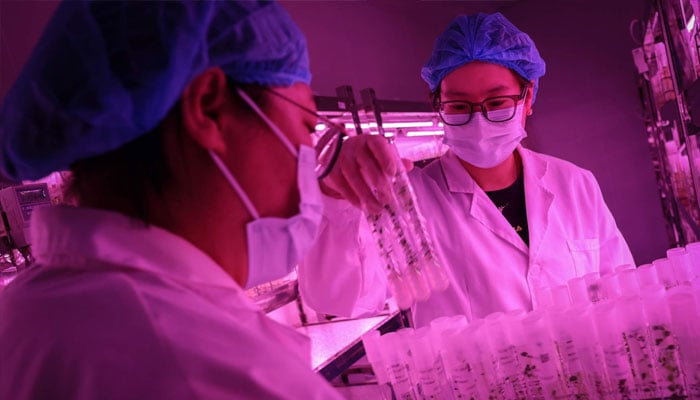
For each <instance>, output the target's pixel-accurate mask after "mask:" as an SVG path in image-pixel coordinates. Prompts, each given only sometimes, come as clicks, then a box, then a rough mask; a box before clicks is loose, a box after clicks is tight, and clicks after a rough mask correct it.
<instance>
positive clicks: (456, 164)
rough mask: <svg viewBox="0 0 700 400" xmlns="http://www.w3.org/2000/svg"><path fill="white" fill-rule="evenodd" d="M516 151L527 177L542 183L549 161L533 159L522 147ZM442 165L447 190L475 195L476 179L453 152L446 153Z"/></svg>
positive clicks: (528, 151) (441, 161)
mask: <svg viewBox="0 0 700 400" xmlns="http://www.w3.org/2000/svg"><path fill="white" fill-rule="evenodd" d="M516 151H517V152H518V154H519V155H520V159H521V160H522V162H523V170H524V173H525V174H527V175H528V176H527V177H529V178H531V179H533V178H534V179H535V180H537V181H541V180H542V178H543V177H544V175H545V173H546V172H547V161H546V160H544V159H542V158H540V157H533V153H532V152H531V151H530V150H528V149H526V148H524V147H522V146H518V147H517V148H516ZM440 163H441V164H442V170H443V171H444V174H445V180H446V182H447V188H448V189H449V191H450V192H453V193H474V191H475V190H476V189H477V188H478V186H477V184H476V182H475V181H474V179H473V178H472V177H471V175H469V172H467V170H466V168H464V166H463V165H462V163H461V161H460V160H459V157H457V155H456V154H455V153H454V152H452V150H448V151H447V153H445V155H444V156H443V157H442V158H441V159H440Z"/></svg>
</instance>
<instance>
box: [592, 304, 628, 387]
mask: <svg viewBox="0 0 700 400" xmlns="http://www.w3.org/2000/svg"><path fill="white" fill-rule="evenodd" d="M616 311H617V310H616V308H615V303H614V302H611V301H602V302H600V303H599V304H596V305H595V307H594V308H593V317H594V321H595V326H596V332H597V334H598V340H599V343H600V346H601V349H602V351H603V355H604V358H605V369H606V372H607V374H608V378H609V379H610V383H611V389H612V391H611V393H610V394H611V395H612V396H613V398H615V399H632V398H634V397H633V396H635V394H636V392H635V387H634V377H633V376H632V370H631V368H630V364H629V356H628V354H627V350H626V348H625V342H624V340H623V337H622V335H621V332H622V329H620V327H619V326H618V319H617V312H616Z"/></svg>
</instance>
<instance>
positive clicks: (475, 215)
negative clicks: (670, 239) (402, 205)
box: [300, 14, 634, 326]
mask: <svg viewBox="0 0 700 400" xmlns="http://www.w3.org/2000/svg"><path fill="white" fill-rule="evenodd" d="M544 72H545V64H544V61H543V60H542V58H541V57H540V54H539V52H538V51H537V48H536V47H535V44H534V43H533V41H532V40H531V39H530V37H529V36H528V35H526V34H525V33H523V32H521V31H519V30H518V29H517V28H516V27H515V26H513V25H512V24H511V23H510V22H509V21H508V20H506V18H505V17H503V16H502V15H501V14H491V15H488V14H477V15H470V16H460V17H457V18H455V19H454V20H453V21H452V22H451V23H450V25H449V26H448V27H447V30H445V32H443V33H442V34H441V35H440V36H439V37H438V38H437V40H436V42H435V47H434V49H433V53H432V56H431V57H430V59H429V60H428V62H427V64H426V65H425V67H424V68H423V69H422V71H421V76H422V77H423V79H424V80H425V81H426V82H427V83H428V85H429V86H430V90H431V91H432V92H433V104H434V108H435V111H436V112H437V113H438V114H439V116H440V119H441V120H442V122H443V123H444V129H445V137H444V140H445V143H446V144H447V145H448V146H449V151H448V152H447V153H446V154H445V155H444V156H442V157H441V158H440V159H438V160H436V161H434V162H432V163H431V164H429V165H428V166H426V167H425V168H423V169H421V170H419V169H413V170H412V171H410V173H409V175H410V177H411V180H412V183H413V185H414V189H415V191H416V194H417V196H418V201H419V206H420V209H421V210H422V213H423V215H424V216H425V218H426V220H427V223H428V228H429V229H430V230H431V231H432V233H433V235H434V237H435V240H436V246H437V248H438V251H439V253H440V255H441V256H442V259H443V262H444V264H445V265H446V268H447V272H448V275H449V276H450V281H451V285H450V287H449V288H448V289H447V290H446V291H444V292H441V293H434V294H433V295H432V297H431V298H430V299H429V300H428V301H426V302H423V303H418V304H416V305H415V306H414V307H413V311H414V320H415V323H416V325H419V326H420V325H425V324H427V323H428V322H430V321H431V320H432V319H434V318H436V317H439V316H444V315H455V314H464V315H466V316H467V317H468V318H470V319H476V318H483V317H485V316H486V315H488V314H490V313H492V312H496V311H508V310H514V309H525V310H530V309H533V308H537V307H538V306H541V305H542V304H546V302H547V296H546V294H547V289H548V288H551V287H554V286H557V285H564V284H566V283H567V281H568V280H569V279H571V278H574V277H577V276H582V275H585V274H588V273H592V272H596V273H600V274H606V273H609V272H611V271H612V270H613V269H614V268H615V267H617V266H619V265H621V264H633V263H634V261H633V259H632V255H631V254H630V251H629V248H628V246H627V244H626V242H625V240H624V238H623V237H622V235H621V234H620V231H619V230H618V228H617V226H616V224H615V220H614V219H613V217H612V215H611V213H610V211H609V210H608V208H607V206H606V205H605V202H604V200H603V196H602V194H601V191H600V188H599V187H598V184H597V182H596V180H595V178H594V177H593V175H592V174H591V173H590V172H589V171H586V170H583V169H581V168H579V167H577V166H575V165H573V164H571V163H569V162H567V161H564V160H560V159H557V158H554V157H550V156H546V155H543V154H539V153H536V152H534V151H531V150H528V149H526V148H524V147H522V146H521V145H520V142H521V141H522V139H523V138H525V136H526V130H525V127H526V120H527V117H528V116H529V115H531V114H532V106H533V104H534V101H535V95H536V94H537V89H538V81H539V78H540V77H541V76H543V75H544ZM390 154H391V152H390V151H389V148H388V146H387V144H386V143H385V142H384V140H383V138H380V137H377V136H368V135H366V136H358V137H353V138H350V139H349V140H347V141H346V142H345V143H344V144H343V148H342V150H341V152H340V156H339V159H338V162H337V164H336V166H335V167H334V169H333V170H332V171H331V172H330V174H329V175H328V177H327V178H326V179H325V180H323V181H322V187H323V189H324V191H325V192H326V193H327V194H329V195H330V196H331V197H334V198H333V199H328V200H327V202H326V211H325V212H324V220H323V223H322V225H321V234H320V238H319V240H318V241H317V243H316V246H315V248H314V249H313V250H312V252H311V253H310V255H309V256H308V257H307V258H306V260H305V262H304V263H303V265H302V266H301V270H300V277H301V278H302V281H301V290H302V294H303V295H304V296H305V298H306V300H307V301H308V302H309V303H310V304H311V305H312V307H314V308H316V309H317V310H318V311H321V312H325V313H330V314H341V315H346V314H350V315H360V314H366V313H372V312H375V311H376V310H378V309H379V308H380V307H381V306H382V304H383V300H384V298H385V297H384V296H385V293H386V283H385V278H384V275H383V270H382V269H381V268H380V265H381V262H380V260H379V257H378V256H377V254H376V249H375V245H374V243H372V242H373V241H372V237H371V236H370V235H369V233H367V228H366V226H365V223H364V221H363V218H362V217H361V214H360V212H359V211H358V210H357V208H363V209H366V210H369V211H377V210H379V209H380V208H381V207H382V204H383V203H384V202H385V201H386V193H387V191H388V189H387V184H386V182H387V177H388V176H391V175H392V174H393V172H394V171H395V168H396V163H395V161H394V159H393V158H392V157H391V155H390ZM341 198H344V199H347V200H349V201H344V200H341ZM351 204H352V205H351ZM329 299H332V301H330V300H329Z"/></svg>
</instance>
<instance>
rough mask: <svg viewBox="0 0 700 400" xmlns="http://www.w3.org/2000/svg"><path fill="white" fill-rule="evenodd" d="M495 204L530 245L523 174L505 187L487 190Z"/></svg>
mask: <svg viewBox="0 0 700 400" xmlns="http://www.w3.org/2000/svg"><path fill="white" fill-rule="evenodd" d="M486 195H487V196H489V198H490V199H491V201H493V204H495V205H496V207H498V209H499V210H500V211H501V213H502V214H503V216H504V217H506V220H508V222H509V223H510V224H511V226H513V229H515V231H516V232H518V235H520V237H521V238H522V239H523V241H524V242H525V244H526V245H528V246H529V245H530V237H529V235H528V229H527V212H526V210H525V181H524V179H523V174H522V173H521V174H520V176H518V179H516V180H515V182H513V184H512V185H510V186H508V187H507V188H505V189H501V190H494V191H493V192H486Z"/></svg>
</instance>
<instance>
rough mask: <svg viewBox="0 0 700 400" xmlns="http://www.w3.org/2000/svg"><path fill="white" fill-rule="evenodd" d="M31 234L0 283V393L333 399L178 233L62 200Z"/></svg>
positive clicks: (289, 334)
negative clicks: (10, 275) (21, 261)
mask: <svg viewBox="0 0 700 400" xmlns="http://www.w3.org/2000/svg"><path fill="white" fill-rule="evenodd" d="M31 232H32V237H33V240H34V243H35V245H34V248H33V249H34V253H35V256H36V259H37V261H38V265H37V266H35V267H32V268H31V269H29V270H28V271H26V272H23V273H21V274H20V275H19V276H18V277H17V279H15V280H14V281H13V282H12V283H11V284H10V285H9V286H8V287H6V288H5V290H3V291H2V292H0V399H22V400H26V399H73V400H83V399H84V400H87V399H169V400H171V399H335V398H342V397H341V396H340V395H339V394H338V393H337V392H336V391H335V390H334V389H333V388H332V387H331V386H330V385H329V384H328V383H327V382H326V381H325V380H324V379H323V378H322V377H320V376H319V375H317V374H315V373H313V372H312V370H311V368H310V346H309V344H310V343H309V340H308V338H307V337H306V336H304V335H302V334H299V333H297V332H295V331H294V330H292V329H290V328H288V327H285V326H282V325H280V324H278V323H276V322H274V321H272V320H270V319H269V318H267V316H266V315H265V314H264V313H262V312H261V311H260V309H259V308H258V307H257V306H256V305H255V304H253V303H252V302H251V301H250V300H249V299H248V298H247V297H246V296H245V293H244V292H243V291H242V289H241V288H240V287H239V286H238V285H237V284H236V283H235V282H234V281H233V279H231V277H230V276H229V275H227V274H226V273H225V272H224V271H223V270H222V269H221V268H220V267H219V266H218V265H217V264H216V263H214V261H213V260H211V259H210V258H209V257H208V256H207V255H206V254H204V253H203V252H202V251H200V250H199V249H197V248H196V247H194V246H193V245H192V244H190V243H189V242H187V241H185V240H184V239H182V238H180V237H178V236H175V235H173V234H171V233H169V232H167V231H165V230H162V229H159V228H157V227H150V228H149V227H145V226H144V225H143V224H142V223H140V222H138V221H135V220H133V219H130V218H127V217H125V216H122V215H120V214H117V213H112V212H107V211H98V210H91V209H85V208H72V207H56V208H47V209H42V210H37V211H35V213H34V215H33V217H32V230H31Z"/></svg>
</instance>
